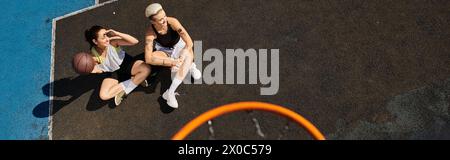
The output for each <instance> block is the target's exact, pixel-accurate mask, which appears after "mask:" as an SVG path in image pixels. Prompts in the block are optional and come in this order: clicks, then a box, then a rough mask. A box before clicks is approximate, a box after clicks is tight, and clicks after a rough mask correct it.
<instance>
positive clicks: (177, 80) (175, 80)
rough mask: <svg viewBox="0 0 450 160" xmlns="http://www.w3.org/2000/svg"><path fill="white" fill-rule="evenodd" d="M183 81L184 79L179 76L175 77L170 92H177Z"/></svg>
mask: <svg viewBox="0 0 450 160" xmlns="http://www.w3.org/2000/svg"><path fill="white" fill-rule="evenodd" d="M181 82H183V81H182V80H179V79H178V78H174V79H173V81H172V84H171V85H170V88H169V92H170V93H175V90H176V89H177V88H178V86H179V85H180V84H181Z"/></svg>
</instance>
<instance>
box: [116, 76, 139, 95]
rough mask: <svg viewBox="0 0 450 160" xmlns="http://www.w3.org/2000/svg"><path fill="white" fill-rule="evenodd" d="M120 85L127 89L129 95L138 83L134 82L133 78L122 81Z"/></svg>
mask: <svg viewBox="0 0 450 160" xmlns="http://www.w3.org/2000/svg"><path fill="white" fill-rule="evenodd" d="M120 85H122V88H123V90H124V91H125V94H127V95H128V94H129V93H130V92H131V91H133V90H134V89H135V88H136V87H137V85H136V84H134V83H133V81H132V80H131V79H129V80H126V81H124V82H122V83H120Z"/></svg>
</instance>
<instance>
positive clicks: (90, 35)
mask: <svg viewBox="0 0 450 160" xmlns="http://www.w3.org/2000/svg"><path fill="white" fill-rule="evenodd" d="M102 29H106V28H105V27H102V26H97V25H95V26H92V27H91V28H89V29H87V30H86V31H84V37H85V38H86V41H87V42H88V43H89V45H90V46H91V47H93V46H95V43H94V42H92V40H93V39H95V40H96V39H97V38H98V35H97V33H98V32H99V31H100V30H102Z"/></svg>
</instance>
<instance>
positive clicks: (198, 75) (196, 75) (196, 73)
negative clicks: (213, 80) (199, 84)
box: [189, 63, 202, 80]
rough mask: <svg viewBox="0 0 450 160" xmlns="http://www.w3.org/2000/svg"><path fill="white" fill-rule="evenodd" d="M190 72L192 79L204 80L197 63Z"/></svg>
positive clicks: (193, 64)
mask: <svg viewBox="0 0 450 160" xmlns="http://www.w3.org/2000/svg"><path fill="white" fill-rule="evenodd" d="M189 72H191V75H192V78H194V79H195V80H198V79H200V78H202V72H200V70H198V69H197V65H196V64H195V63H192V65H191V68H189Z"/></svg>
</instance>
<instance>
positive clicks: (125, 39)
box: [107, 29, 139, 47]
mask: <svg viewBox="0 0 450 160" xmlns="http://www.w3.org/2000/svg"><path fill="white" fill-rule="evenodd" d="M107 33H108V35H109V36H111V37H110V43H111V45H113V46H115V47H118V46H133V45H136V44H138V43H139V40H137V39H136V38H134V37H133V36H131V35H129V34H125V33H121V32H118V31H115V30H113V29H109V30H107Z"/></svg>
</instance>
